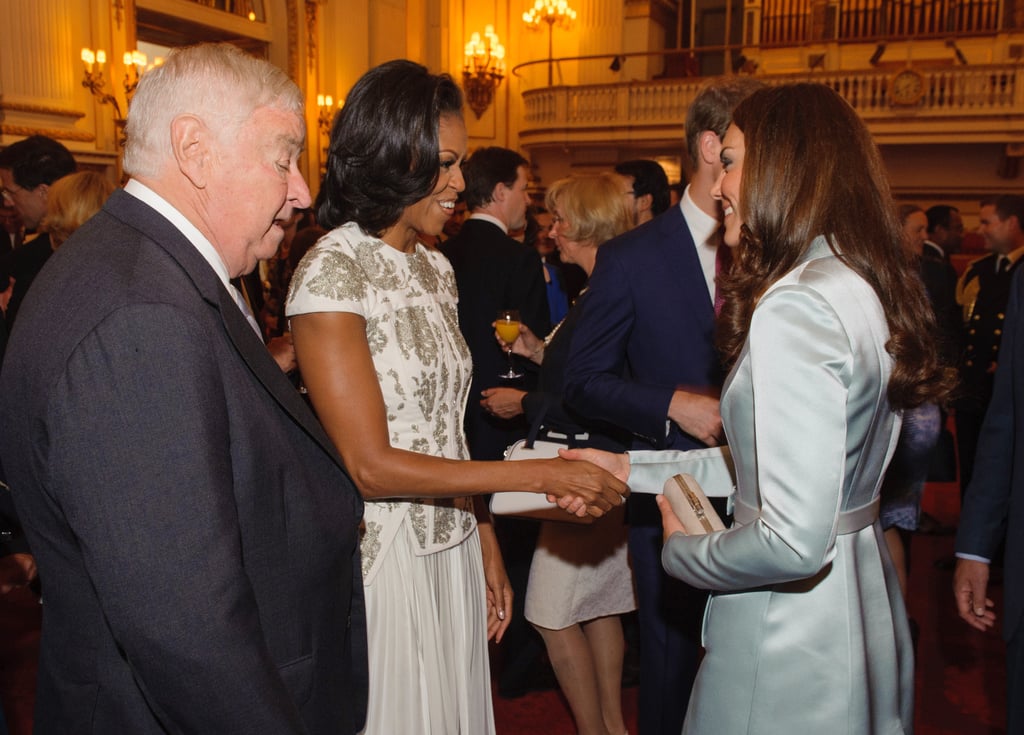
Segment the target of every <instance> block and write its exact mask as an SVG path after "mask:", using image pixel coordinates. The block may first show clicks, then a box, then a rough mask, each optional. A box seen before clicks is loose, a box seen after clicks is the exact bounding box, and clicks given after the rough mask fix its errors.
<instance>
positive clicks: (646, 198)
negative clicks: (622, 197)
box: [636, 194, 654, 212]
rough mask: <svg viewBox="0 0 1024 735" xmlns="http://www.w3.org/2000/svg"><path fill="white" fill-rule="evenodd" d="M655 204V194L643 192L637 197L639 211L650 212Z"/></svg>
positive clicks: (637, 209)
mask: <svg viewBox="0 0 1024 735" xmlns="http://www.w3.org/2000/svg"><path fill="white" fill-rule="evenodd" d="M653 204H654V195H653V194H641V195H640V196H638V197H636V211H637V212H649V211H651V206H652V205H653Z"/></svg>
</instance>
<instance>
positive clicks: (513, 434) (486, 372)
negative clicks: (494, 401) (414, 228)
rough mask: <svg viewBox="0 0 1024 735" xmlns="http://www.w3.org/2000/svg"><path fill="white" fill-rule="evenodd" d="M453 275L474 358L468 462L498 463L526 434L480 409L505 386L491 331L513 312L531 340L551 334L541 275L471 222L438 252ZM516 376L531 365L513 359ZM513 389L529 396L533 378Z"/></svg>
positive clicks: (515, 245)
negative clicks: (488, 391)
mask: <svg viewBox="0 0 1024 735" xmlns="http://www.w3.org/2000/svg"><path fill="white" fill-rule="evenodd" d="M441 252H443V253H444V254H445V255H446V256H448V260H450V261H451V263H452V268H453V269H454V270H455V282H456V284H457V285H458V289H459V328H460V329H461V330H462V335H463V337H465V338H466V343H467V344H468V345H469V351H470V352H471V353H472V354H473V382H472V385H471V387H470V390H469V406H468V407H467V410H466V438H467V440H468V441H469V452H470V456H471V457H472V458H473V459H501V458H502V456H503V455H504V452H505V448H506V447H508V445H509V444H512V443H513V442H515V441H516V440H518V439H521V438H522V437H523V436H525V434H526V424H525V421H524V420H523V419H522V417H519V418H518V419H512V420H509V419H499V418H496V417H494V416H491V415H490V414H489V413H487V412H486V411H485V410H484V409H483V408H481V406H480V392H481V391H482V390H484V388H493V387H494V386H498V385H508V384H509V381H503V380H502V379H501V378H499V377H498V374H499V373H503V372H505V371H506V370H507V369H508V359H507V358H506V356H505V353H504V352H502V351H501V348H500V347H499V346H498V342H497V340H495V339H494V327H493V326H491V325H492V324H493V323H494V320H495V319H496V318H497V316H498V310H499V309H518V310H519V317H520V319H521V320H522V321H523V323H524V324H526V325H527V326H528V327H529V328H530V329H531V330H533V333H534V334H537V335H542V336H543V335H546V334H547V333H548V332H549V331H550V329H551V318H550V316H549V314H548V300H547V293H546V286H545V283H544V272H543V266H542V264H541V259H540V256H539V255H537V252H536V251H535V250H534V249H533V248H530V247H527V246H526V245H523V244H522V243H521V242H518V241H516V240H513V239H512V238H511V237H509V236H508V235H506V234H505V233H504V232H502V230H501V228H500V227H498V226H497V225H496V224H494V223H493V222H488V221H487V220H483V219H477V218H473V217H470V219H468V220H466V221H465V223H463V225H462V229H461V230H460V231H459V234H458V235H456V236H455V237H453V238H452V239H451V240H449V241H448V242H446V243H444V244H443V245H442V246H441ZM513 359H514V360H516V361H517V362H516V363H515V364H516V365H517V369H518V370H519V372H526V366H527V365H528V364H530V363H529V362H528V361H526V360H521V359H520V358H519V357H514V358H513ZM511 384H512V385H513V386H514V387H520V388H524V389H526V390H530V389H531V388H532V387H534V386H535V385H536V377H535V373H532V372H527V377H526V378H524V379H522V382H521V383H518V384H517V383H515V382H512V383H511Z"/></svg>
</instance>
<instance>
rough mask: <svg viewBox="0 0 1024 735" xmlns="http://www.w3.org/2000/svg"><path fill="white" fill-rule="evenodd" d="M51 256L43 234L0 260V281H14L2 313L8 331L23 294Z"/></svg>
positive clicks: (51, 249) (48, 239) (46, 235)
mask: <svg viewBox="0 0 1024 735" xmlns="http://www.w3.org/2000/svg"><path fill="white" fill-rule="evenodd" d="M51 255H53V246H52V245H51V244H50V236H49V235H48V234H47V233H45V232H44V233H42V234H40V235H39V236H38V237H36V238H35V239H34V240H30V241H29V242H26V243H23V244H22V245H19V246H18V247H17V248H15V249H14V250H11V251H10V252H9V253H7V254H6V255H4V256H3V258H2V259H0V281H3V278H4V277H10V278H13V279H14V288H12V289H11V300H10V302H9V303H8V304H7V310H6V311H5V312H4V316H5V318H6V320H7V327H8V329H10V328H11V327H13V326H14V319H15V317H17V315H18V309H19V308H21V302H22V301H23V300H24V299H25V294H26V293H28V287H29V286H31V285H32V281H33V280H34V279H35V277H36V276H37V275H38V274H39V271H41V270H42V269H43V266H44V265H46V261H47V260H49V258H50V256H51Z"/></svg>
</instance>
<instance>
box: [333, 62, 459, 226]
mask: <svg viewBox="0 0 1024 735" xmlns="http://www.w3.org/2000/svg"><path fill="white" fill-rule="evenodd" d="M461 114H462V92H461V90H460V89H459V87H458V86H457V85H456V84H455V82H454V81H452V78H451V77H450V76H448V75H447V74H431V73H430V72H428V71H427V69H426V67H424V66H421V65H420V64H416V63H414V62H411V61H406V60H404V59H400V60H397V61H389V62H387V63H385V64H381V65H380V66H378V67H375V68H373V69H371V70H370V71H368V72H367V73H366V74H364V75H363V76H362V78H360V80H359V81H358V82H356V84H355V86H354V87H352V90H351V91H350V92H349V94H348V97H347V98H346V99H345V104H344V106H343V107H342V108H341V110H340V111H339V112H338V115H337V117H336V118H335V120H334V125H333V126H332V128H331V140H330V147H329V149H328V153H327V173H326V174H325V175H324V179H323V183H322V186H321V189H320V194H319V196H318V197H317V222H318V223H319V224H320V225H321V226H323V227H326V228H328V229H331V228H334V227H338V226H339V225H342V224H344V223H345V222H355V223H356V224H358V225H359V226H360V227H361V228H362V229H363V231H364V232H367V233H369V234H371V235H375V236H377V237H380V235H381V234H383V232H384V231H385V230H386V229H388V228H389V227H390V226H391V225H393V224H395V223H396V222H397V221H398V219H399V217H401V215H402V212H403V211H404V210H405V208H406V207H408V206H409V205H411V204H414V203H415V202H418V201H419V200H420V199H422V198H423V197H425V196H427V195H428V194H429V193H430V192H431V191H432V190H433V188H434V186H435V185H436V183H437V178H438V175H439V172H440V165H439V160H438V157H439V155H440V151H439V149H438V128H439V124H440V120H441V117H442V116H444V115H458V116H461Z"/></svg>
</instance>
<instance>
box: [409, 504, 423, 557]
mask: <svg viewBox="0 0 1024 735" xmlns="http://www.w3.org/2000/svg"><path fill="white" fill-rule="evenodd" d="M407 517H408V519H409V522H410V523H411V524H412V530H413V532H414V533H415V534H416V539H417V540H418V541H419V542H420V548H423V547H424V546H426V545H427V514H426V511H425V508H424V507H423V504H422V503H410V504H409V512H408V514H407Z"/></svg>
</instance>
